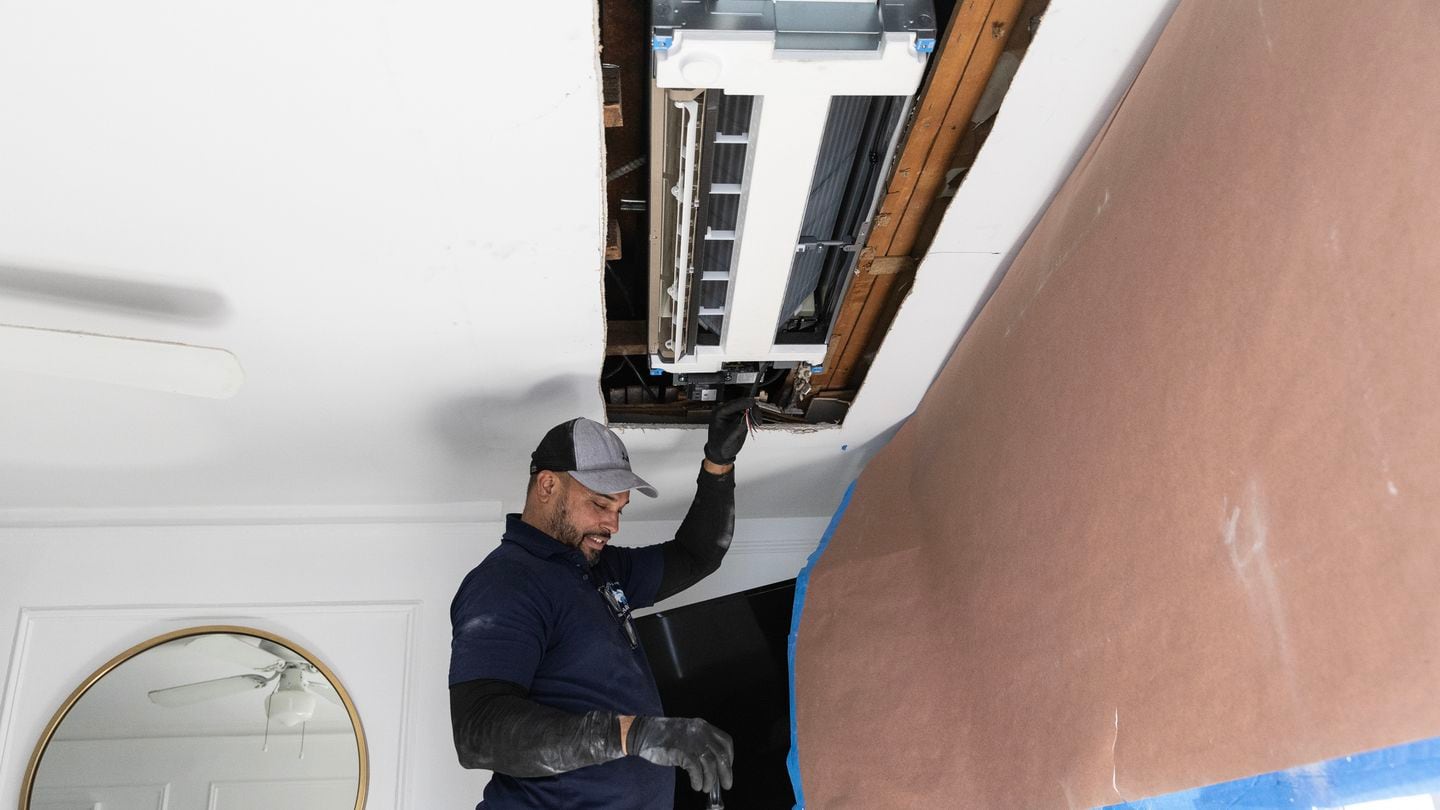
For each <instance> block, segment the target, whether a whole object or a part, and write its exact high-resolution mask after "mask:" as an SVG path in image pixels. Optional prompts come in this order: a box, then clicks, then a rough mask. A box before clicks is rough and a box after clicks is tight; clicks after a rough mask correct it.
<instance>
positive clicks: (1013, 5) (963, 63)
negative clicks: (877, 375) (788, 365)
mask: <svg viewBox="0 0 1440 810" xmlns="http://www.w3.org/2000/svg"><path fill="white" fill-rule="evenodd" d="M1024 5H1025V0H962V2H961V3H960V4H959V6H958V7H957V8H956V9H955V13H954V15H953V16H952V17H951V20H950V24H949V25H948V26H947V27H946V30H945V37H944V41H943V42H942V44H941V46H940V47H939V48H938V49H937V51H936V55H935V65H934V67H933V68H932V69H931V72H930V76H929V78H928V79H927V80H926V82H925V86H924V88H923V89H922V90H921V94H920V99H919V101H918V102H917V107H916V112H915V117H914V119H913V121H912V123H911V125H910V130H909V132H907V133H906V136H905V142H904V144H903V145H902V146H901V149H900V155H899V158H898V159H897V160H896V163H895V170H894V173H893V174H892V175H891V177H890V180H889V185H888V186H887V188H886V191H885V196H884V198H883V199H882V200H881V203H880V211H879V213H877V215H876V217H875V223H874V227H873V228H872V229H871V231H870V236H869V239H868V240H867V242H866V247H865V249H864V251H862V253H861V256H860V260H859V262H857V264H856V270H855V272H856V277H855V278H854V280H852V282H851V284H850V289H849V291H848V292H847V293H846V295H845V300H844V301H843V302H841V305H840V314H839V316H838V317H837V318H836V323H835V328H834V330H833V331H832V333H831V340H830V351H829V353H828V356H827V358H826V364H825V371H824V373H822V374H817V375H815V378H814V380H813V385H814V388H815V391H816V392H817V393H824V392H826V391H835V390H841V389H854V388H858V387H859V385H860V382H861V379H863V375H864V371H865V369H866V368H867V367H868V365H869V363H868V359H869V358H870V357H873V356H874V353H875V351H876V350H877V349H878V348H879V344H880V340H881V339H882V338H883V337H884V333H885V331H887V330H888V328H889V322H890V320H891V319H892V318H893V317H894V314H895V312H896V311H897V310H898V308H899V303H900V300H899V299H900V297H903V295H904V293H905V291H907V290H908V289H909V285H910V280H911V278H913V276H914V268H915V259H916V258H918V257H916V256H915V254H916V253H920V252H923V251H924V249H925V248H926V247H927V245H922V244H920V241H921V239H920V237H921V232H922V231H921V228H922V225H923V224H924V223H925V221H926V217H927V215H928V214H929V213H930V210H931V208H932V207H933V206H934V205H935V204H936V200H937V199H938V197H939V194H940V192H941V191H942V190H943V189H944V187H945V178H946V173H947V172H949V170H950V166H951V162H952V161H953V159H954V157H955V153H956V150H957V149H958V147H959V146H960V143H961V141H962V139H963V138H964V137H965V134H966V133H967V132H968V131H969V129H970V126H971V125H970V117H971V116H972V115H974V113H975V107H976V105H977V104H978V103H979V101H980V96H981V94H982V93H984V91H985V86H986V84H987V83H989V81H990V75H991V74H992V73H993V72H994V71H995V65H996V63H997V62H998V61H999V59H1000V55H1001V53H1003V52H1004V50H1005V45H1006V43H1007V42H1008V41H1009V39H1010V33H1011V31H1012V30H1013V29H1014V28H1015V25H1016V21H1017V19H1018V18H1019V16H1020V11H1021V8H1022V7H1023V6H1024Z"/></svg>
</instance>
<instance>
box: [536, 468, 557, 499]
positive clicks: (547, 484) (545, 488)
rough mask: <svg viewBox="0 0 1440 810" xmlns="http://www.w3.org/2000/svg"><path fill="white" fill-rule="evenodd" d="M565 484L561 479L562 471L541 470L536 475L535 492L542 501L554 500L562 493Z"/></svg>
mask: <svg viewBox="0 0 1440 810" xmlns="http://www.w3.org/2000/svg"><path fill="white" fill-rule="evenodd" d="M561 486H563V484H562V483H561V481H560V473H556V472H553V471H551V470H541V471H540V472H539V473H536V476H535V494H536V495H537V496H538V497H539V498H540V501H541V502H542V503H546V502H549V501H552V500H554V499H555V498H556V496H558V495H559V494H560V488H561Z"/></svg>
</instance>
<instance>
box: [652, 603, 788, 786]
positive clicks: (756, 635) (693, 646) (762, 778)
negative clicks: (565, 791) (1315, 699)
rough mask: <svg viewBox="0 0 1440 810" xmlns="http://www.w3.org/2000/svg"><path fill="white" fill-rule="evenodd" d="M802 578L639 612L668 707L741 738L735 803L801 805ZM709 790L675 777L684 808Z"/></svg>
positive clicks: (671, 711)
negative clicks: (793, 629)
mask: <svg viewBox="0 0 1440 810" xmlns="http://www.w3.org/2000/svg"><path fill="white" fill-rule="evenodd" d="M794 601H795V580H793V579H791V580H786V581H784V582H777V583H775V584H773V585H765V586H762V587H759V588H752V589H751V590H748V591H742V592H740V593H734V594H729V595H727V596H722V597H719V598H717V599H711V600H708V601H705V602H697V603H695V604H692V605H686V606H684V607H681V608H676V609H674V610H665V611H661V612H658V613H652V614H650V615H648V616H643V617H641V618H638V619H636V620H635V624H636V628H637V630H638V631H639V633H640V638H641V641H642V643H643V644H644V646H645V653H646V655H647V656H648V657H649V659H650V666H651V669H653V670H654V672H655V681H656V683H657V685H658V686H659V687H660V699H661V701H662V702H663V703H664V705H665V713H666V714H667V715H669V716H671V717H701V718H704V719H705V720H708V721H709V722H711V723H713V724H715V725H716V726H719V727H720V728H722V729H724V730H725V731H726V732H727V733H728V734H730V736H731V737H733V738H734V740H735V784H734V787H733V788H732V789H731V790H728V791H725V794H724V801H725V807H726V808H727V810H771V808H775V810H780V808H784V809H785V810H789V808H791V807H793V806H794V804H795V796H794V793H793V792H792V791H791V789H790V775H789V772H788V771H787V770H786V766H785V758H786V756H787V755H788V754H789V752H790V677H789V669H788V663H787V658H786V644H787V638H788V636H789V633H790V611H791V606H792V605H793V603H794ZM706 802H707V797H706V796H705V795H703V794H700V793H698V792H696V791H694V790H691V789H690V781H689V779H687V778H686V777H685V774H684V773H683V772H682V773H679V774H677V778H676V780H675V807H676V810H690V808H697V810H699V809H701V808H705V807H706V806H707V804H706Z"/></svg>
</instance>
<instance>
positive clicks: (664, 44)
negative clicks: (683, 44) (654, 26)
mask: <svg viewBox="0 0 1440 810" xmlns="http://www.w3.org/2000/svg"><path fill="white" fill-rule="evenodd" d="M674 44H675V38H674V37H662V36H652V37H650V50H652V51H668V50H670V46H671V45H674Z"/></svg>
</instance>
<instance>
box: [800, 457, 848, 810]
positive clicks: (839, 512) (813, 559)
mask: <svg viewBox="0 0 1440 810" xmlns="http://www.w3.org/2000/svg"><path fill="white" fill-rule="evenodd" d="M854 492H855V482H854V481H852V482H850V486H849V487H847V488H846V489H845V497H843V498H841V499H840V506H839V507H838V508H837V509H836V510H835V516H834V517H832V518H830V525H829V526H826V527H825V533H824V534H822V535H821V536H820V545H818V546H816V547H815V550H814V551H812V552H810V559H808V560H806V561H805V568H804V569H803V570H801V571H800V576H798V577H796V578H795V609H794V610H793V611H792V612H791V614H790V639H789V643H788V644H787V645H786V647H787V650H788V651H787V653H786V657H787V660H788V661H789V662H790V755H789V756H788V757H786V758H785V765H786V767H787V768H789V770H790V784H791V786H792V787H794V789H795V810H805V791H804V790H803V789H801V787H800V740H799V730H798V729H797V728H796V726H795V638H796V637H797V636H798V635H799V634H800V611H801V610H802V609H803V608H804V607H805V590H806V589H807V588H808V587H809V585H810V572H811V571H813V570H814V569H815V563H817V562H819V561H820V555H821V554H824V553H825V547H826V546H828V545H830V538H831V537H832V536H833V535H834V534H835V529H836V527H838V526H839V525H840V518H841V517H842V516H843V515H844V514H845V507H847V506H849V505H850V496H851V495H852V494H854Z"/></svg>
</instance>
